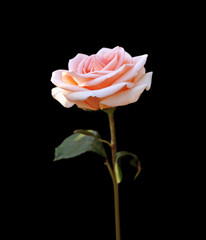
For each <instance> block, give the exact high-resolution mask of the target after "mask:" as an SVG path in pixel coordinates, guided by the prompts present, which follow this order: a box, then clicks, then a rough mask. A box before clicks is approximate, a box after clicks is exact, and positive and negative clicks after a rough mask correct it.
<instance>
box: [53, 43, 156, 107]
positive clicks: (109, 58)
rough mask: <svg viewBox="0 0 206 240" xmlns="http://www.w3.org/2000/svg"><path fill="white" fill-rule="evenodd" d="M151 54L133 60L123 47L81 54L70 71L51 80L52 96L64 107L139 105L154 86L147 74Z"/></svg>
mask: <svg viewBox="0 0 206 240" xmlns="http://www.w3.org/2000/svg"><path fill="white" fill-rule="evenodd" d="M146 60H147V55H146V54H145V55H141V56H137V57H131V56H130V55H129V54H128V53H127V52H125V50H124V49H123V48H121V47H115V48H113V49H109V48H102V49H101V50H99V51H98V52H97V54H93V55H91V56H88V55H85V54H77V55H76V57H74V58H73V59H71V60H69V71H68V70H57V71H54V72H53V74H52V78H51V81H52V83H53V84H55V85H56V86H57V87H55V88H53V89H52V96H53V97H54V98H55V99H56V100H57V101H59V102H60V103H61V104H62V105H63V106H64V107H67V108H70V107H72V106H73V105H74V104H76V105H77V106H78V107H80V108H82V109H90V110H97V109H104V108H110V107H116V106H123V105H127V104H130V103H133V102H136V101H137V100H138V98H139V97H140V95H141V93H142V92H143V91H144V89H146V90H149V89H150V86H151V79H152V72H149V73H145V68H144V65H145V63H146Z"/></svg>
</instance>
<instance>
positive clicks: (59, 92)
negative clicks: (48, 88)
mask: <svg viewBox="0 0 206 240" xmlns="http://www.w3.org/2000/svg"><path fill="white" fill-rule="evenodd" d="M65 92H66V91H64V90H63V89H61V88H58V87H55V88H53V89H52V96H53V98H54V99H56V100H57V101H58V102H60V103H61V104H62V105H63V106H64V107H66V108H70V107H72V106H73V105H74V103H72V102H70V101H68V100H67V99H66V98H65V96H64V93H65Z"/></svg>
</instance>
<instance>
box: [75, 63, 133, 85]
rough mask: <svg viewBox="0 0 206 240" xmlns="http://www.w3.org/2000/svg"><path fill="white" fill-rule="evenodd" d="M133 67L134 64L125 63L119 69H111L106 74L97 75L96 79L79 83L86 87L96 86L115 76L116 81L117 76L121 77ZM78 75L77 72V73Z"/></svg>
mask: <svg viewBox="0 0 206 240" xmlns="http://www.w3.org/2000/svg"><path fill="white" fill-rule="evenodd" d="M132 67H133V64H125V65H123V66H121V67H120V68H119V69H117V70H115V71H110V72H109V73H108V74H105V75H103V76H100V77H97V78H95V79H91V80H90V81H82V82H81V83H79V86H84V87H86V86H95V85H98V84H100V83H102V82H103V81H108V80H109V79H110V78H113V77H114V78H115V79H113V80H114V81H115V80H116V79H117V78H119V77H120V75H121V74H124V73H125V72H127V71H128V70H129V69H131V68H132ZM76 77H78V75H77V74H76ZM76 77H75V79H76ZM78 80H79V79H78ZM111 84H112V83H111Z"/></svg>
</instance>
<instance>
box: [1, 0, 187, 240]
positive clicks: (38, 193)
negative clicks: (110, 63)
mask: <svg viewBox="0 0 206 240" xmlns="http://www.w3.org/2000/svg"><path fill="white" fill-rule="evenodd" d="M96 4H98V6H95V7H94V6H93V5H92V4H91V6H93V7H92V8H91V7H90V4H89V3H86V4H82V3H81V4H80V3H78V4H72V5H69V6H68V5H67V4H60V3H58V4H57V3H56V4H53V5H52V4H51V3H50V5H49V6H43V5H38V6H37V5H31V6H26V7H25V6H24V10H22V12H21V14H20V13H19V14H18V13H17V15H15V16H16V18H15V19H14V24H13V25H12V27H13V28H14V29H16V30H17V31H16V33H15V41H14V40H12V42H11V46H12V48H13V49H14V51H15V54H14V55H15V56H16V58H15V59H14V60H13V61H14V62H15V63H16V64H15V66H14V67H16V68H17V69H15V71H16V72H18V73H19V79H20V80H21V81H20V84H19V83H16V84H17V87H18V88H19V89H20V90H19V91H18V93H17V96H15V97H14V99H15V101H16V102H18V104H15V105H12V108H11V112H12V111H13V110H14V109H16V108H17V109H18V114H17V116H14V117H13V118H12V120H11V119H10V121H11V122H12V123H13V125H14V128H15V131H16V132H15V136H16V138H15V141H14V142H15V144H14V145H15V146H14V147H13V149H14V151H13V153H14V154H15V155H16V157H15V158H14V159H15V160H14V162H13V161H12V163H9V167H8V168H7V169H8V172H9V173H8V174H7V177H6V180H5V179H4V181H5V184H6V183H8V182H10V183H11V185H10V188H7V189H9V190H7V191H8V193H9V194H11V197H9V201H8V202H9V207H8V208H9V209H12V210H11V213H10V214H9V215H8V219H9V220H8V222H10V221H12V222H13V223H14V225H16V226H17V227H16V228H15V231H16V233H18V234H20V235H21V236H22V235H25V236H27V237H29V236H44V237H48V238H49V237H51V236H52V237H54V238H55V239H64V238H67V239H81V238H89V239H108V240H109V239H114V236H115V235H114V229H115V227H114V209H113V189H112V181H111V179H110V175H109V173H108V170H107V168H106V167H105V165H104V159H102V158H101V157H99V156H97V155H95V154H93V153H86V154H84V155H82V156H79V157H77V158H74V159H70V160H62V161H59V162H55V163H54V162H53V161H52V160H53V158H54V149H55V147H57V146H58V145H59V144H60V143H61V142H62V141H63V139H64V138H66V137H67V136H69V135H71V134H72V133H73V131H74V130H75V129H94V130H97V131H98V132H99V133H100V134H101V136H102V138H103V139H107V140H109V138H110V134H109V125H108V119H107V116H106V114H105V113H103V112H102V111H96V112H87V111H83V110H81V109H78V108H77V107H75V106H74V107H72V108H70V109H66V108H64V107H63V106H61V105H60V104H59V103H58V102H57V101H56V100H54V99H53V98H52V96H51V89H52V88H53V87H54V86H53V84H52V83H51V82H50V78H51V74H52V72H53V71H55V70H57V69H67V68H68V60H69V59H70V58H73V57H74V56H75V55H76V54H77V53H85V54H88V55H90V54H93V53H96V52H97V51H98V50H99V49H101V48H102V47H108V48H113V47H115V46H121V47H123V48H124V49H125V50H126V51H127V52H128V53H130V54H131V55H132V56H137V55H141V54H145V53H147V54H148V55H149V56H148V60H147V63H146V65H145V67H146V70H147V72H149V71H153V80H152V86H151V89H150V90H149V91H145V92H144V93H143V94H142V96H141V97H140V99H139V100H138V102H136V103H134V104H130V105H128V106H123V107H118V108H117V110H116V112H115V120H116V132H117V148H118V150H119V151H121V150H125V151H131V152H133V153H136V154H137V155H138V156H139V158H140V160H141V163H142V168H143V170H142V172H141V174H140V176H139V177H138V178H137V179H136V180H135V181H133V176H134V174H135V171H134V170H133V169H130V168H129V166H128V165H127V164H126V162H125V163H124V164H123V181H122V182H121V184H120V185H119V188H120V189H119V190H120V215H121V232H122V240H124V239H127V240H130V239H137V238H139V237H140V236H143V237H144V238H145V237H146V236H149V234H152V235H153V236H154V237H164V238H167V237H166V236H165V231H167V233H169V234H170V235H172V234H176V233H177V232H178V230H179V228H180V226H181V219H182V214H183V213H184V200H182V198H181V197H180V194H181V193H182V191H183V192H184V190H183V189H184V185H185V182H184V180H183V181H181V183H180V182H178V181H179V180H180V179H181V177H180V173H182V172H181V171H180V167H181V166H180V165H181V164H180V163H179V162H178V159H179V158H180V151H179V150H180V149H181V148H182V146H181V138H182V135H183V134H184V130H183V129H184V122H183V120H182V119H181V117H180V114H181V113H182V111H184V110H183V109H184V106H185V101H184V99H183V101H181V102H179V101H178V97H179V94H180V93H181V94H182V92H181V91H182V88H181V86H179V88H178V90H177V88H176V86H174V84H173V83H174V79H176V78H177V75H179V74H180V73H179V72H178V71H177V70H176V71H174V62H175V69H178V68H179V67H180V63H179V62H178V57H177V56H178V55H179V52H180V51H179V50H180V49H181V52H182V54H183V51H184V50H183V49H184V48H183V47H184V45H185V40H184V38H181V37H180V36H183V35H184V33H186V30H187V24H186V21H185V19H181V21H179V19H180V15H181V14H180V13H181V8H180V6H179V5H174V3H173V4H172V3H171V4H168V5H167V6H162V5H161V8H160V6H158V5H154V6H153V5H151V4H149V5H148V3H146V4H142V5H141V4H140V3H135V4H134V3H133V4H132V5H127V4H126V3H123V2H122V3H120V2H119V3H118V5H117V4H111V3H104V5H103V6H101V4H100V3H96ZM10 40H11V39H10ZM10 61H11V60H9V62H10ZM10 64H11V63H10ZM181 67H183V66H182V65H181ZM183 68H184V67H183ZM18 115H20V118H19V116H18ZM14 122H15V123H14ZM178 127H180V129H181V130H180V131H178V133H177V128H178ZM107 150H108V149H107ZM10 151H11V150H10ZM181 160H182V161H183V162H184V161H185V160H184V158H182V159H181ZM9 196H10V195H9ZM14 199H15V200H14ZM13 200H14V201H13ZM178 207H181V211H179V212H178V214H177V208H178ZM20 216H21V220H20ZM172 219H173V220H172ZM17 223H20V224H17ZM25 228H26V229H27V230H29V231H27V232H25V231H24V229H25ZM163 229H164V231H163ZM74 236H75V237H74ZM144 238H143V239H144ZM141 239H142V238H141Z"/></svg>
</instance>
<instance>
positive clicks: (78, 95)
mask: <svg viewBox="0 0 206 240" xmlns="http://www.w3.org/2000/svg"><path fill="white" fill-rule="evenodd" d="M125 86H127V88H131V87H133V86H134V83H132V82H124V83H118V84H116V85H113V86H109V87H106V88H103V89H99V90H87V91H84V92H82V91H81V92H65V94H64V96H65V97H66V98H67V99H68V100H69V101H72V102H73V101H74V102H75V101H84V100H86V99H87V98H88V97H98V98H105V97H107V96H110V95H113V94H115V93H116V92H118V91H120V90H121V89H122V88H123V87H125Z"/></svg>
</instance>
